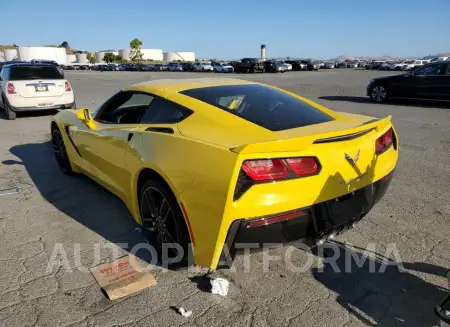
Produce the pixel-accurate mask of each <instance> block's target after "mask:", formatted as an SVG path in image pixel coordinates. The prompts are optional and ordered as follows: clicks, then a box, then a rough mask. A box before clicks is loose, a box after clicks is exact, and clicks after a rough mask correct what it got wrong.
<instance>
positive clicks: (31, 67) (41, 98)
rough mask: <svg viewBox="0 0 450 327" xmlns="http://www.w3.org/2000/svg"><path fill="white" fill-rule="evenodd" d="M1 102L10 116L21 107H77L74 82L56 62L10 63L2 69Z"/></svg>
mask: <svg viewBox="0 0 450 327" xmlns="http://www.w3.org/2000/svg"><path fill="white" fill-rule="evenodd" d="M0 105H1V106H2V107H3V108H4V110H5V113H6V117H7V118H8V119H9V120H13V119H16V112H18V111H36V110H51V109H72V108H75V107H76V104H75V96H74V94H73V90H72V87H71V86H70V83H69V82H68V81H67V80H65V79H64V75H63V74H62V73H61V72H60V71H59V70H58V68H57V67H56V66H54V65H48V64H31V63H22V64H9V65H5V66H3V67H2V69H1V70H0Z"/></svg>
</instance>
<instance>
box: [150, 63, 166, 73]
mask: <svg viewBox="0 0 450 327" xmlns="http://www.w3.org/2000/svg"><path fill="white" fill-rule="evenodd" d="M153 66H154V67H155V70H157V71H166V70H168V66H167V65H163V64H154V65H153Z"/></svg>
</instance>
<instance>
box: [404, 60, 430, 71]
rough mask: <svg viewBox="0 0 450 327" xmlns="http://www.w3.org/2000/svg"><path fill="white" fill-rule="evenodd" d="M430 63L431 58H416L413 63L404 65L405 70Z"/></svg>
mask: <svg viewBox="0 0 450 327" xmlns="http://www.w3.org/2000/svg"><path fill="white" fill-rule="evenodd" d="M429 63H430V61H429V60H414V62H413V63H412V64H408V65H405V66H403V70H411V69H413V68H416V67H420V66H423V65H425V64H429Z"/></svg>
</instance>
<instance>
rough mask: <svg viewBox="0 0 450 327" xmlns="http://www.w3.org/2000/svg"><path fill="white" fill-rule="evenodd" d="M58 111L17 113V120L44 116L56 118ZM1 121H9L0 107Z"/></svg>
mask: <svg viewBox="0 0 450 327" xmlns="http://www.w3.org/2000/svg"><path fill="white" fill-rule="evenodd" d="M58 112H59V111H58V110H39V111H25V112H17V113H16V115H17V119H20V118H32V117H44V116H54V115H56V114H57V113H58ZM0 119H3V120H7V119H6V114H5V109H3V108H2V107H1V106H0Z"/></svg>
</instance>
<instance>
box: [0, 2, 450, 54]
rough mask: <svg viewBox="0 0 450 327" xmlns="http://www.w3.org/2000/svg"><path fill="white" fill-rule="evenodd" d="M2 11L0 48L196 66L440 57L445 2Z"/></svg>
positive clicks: (447, 26) (60, 6)
mask: <svg viewBox="0 0 450 327" xmlns="http://www.w3.org/2000/svg"><path fill="white" fill-rule="evenodd" d="M6 3H7V4H6V5H5V4H3V5H2V26H3V33H1V36H0V44H2V45H7V44H17V45H23V46H41V45H59V44H61V43H62V42H63V41H67V42H68V43H69V45H70V46H71V47H72V48H75V49H77V50H83V51H84V50H85V51H97V50H103V49H121V48H127V47H128V46H129V42H130V40H132V39H133V38H138V39H140V40H141V41H142V42H143V45H142V47H143V48H150V49H162V50H163V51H194V52H195V53H196V55H197V57H199V58H220V59H239V58H243V57H259V54H260V46H261V44H265V45H266V49H267V50H266V53H267V56H268V57H282V56H290V57H308V58H317V59H319V58H321V59H328V58H336V57H338V56H340V55H346V56H384V55H391V56H400V57H410V56H412V57H419V56H426V55H430V54H436V53H441V52H450V38H449V32H450V0H430V1H423V0H420V1H417V0H374V1H364V0H340V1H332V0H316V1H310V0H281V1H273V0H272V1H270V0H260V1H255V0H245V1H244V0H241V1H238V0H228V1H224V2H212V1H206V0H197V1H181V0H178V1H171V2H166V1H163V0H160V1H152V0H133V1H129V2H127V1H120V2H119V1H117V2H115V1H100V0H71V1H68V0H53V1H51V0H39V1H36V0H21V1H7V2H6Z"/></svg>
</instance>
